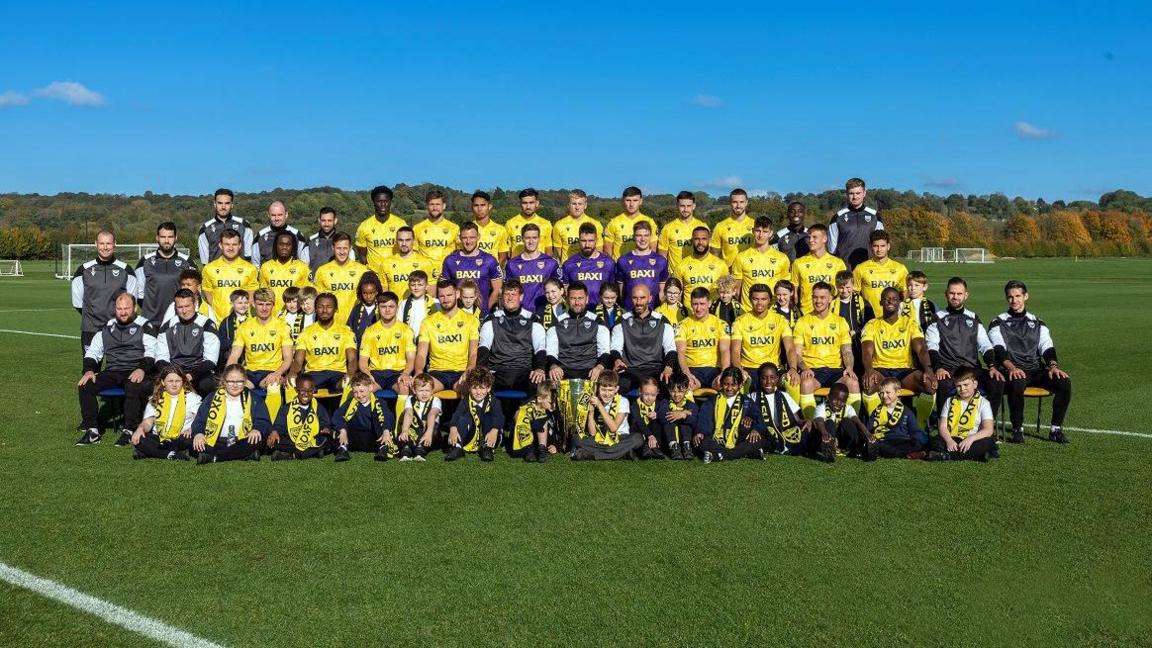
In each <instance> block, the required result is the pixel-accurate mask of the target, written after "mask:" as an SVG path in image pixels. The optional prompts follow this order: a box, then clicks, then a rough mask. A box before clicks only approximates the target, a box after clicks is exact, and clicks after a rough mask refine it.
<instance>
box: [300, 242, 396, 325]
mask: <svg viewBox="0 0 1152 648" xmlns="http://www.w3.org/2000/svg"><path fill="white" fill-rule="evenodd" d="M389 258H390V259H391V258H394V257H389ZM365 272H368V266H366V265H364V264H363V263H360V262H359V261H353V260H352V259H348V262H347V263H345V264H344V265H340V264H339V263H337V262H335V261H329V262H328V263H325V264H324V265H322V266H320V267H319V268H316V274H315V275H314V276H313V277H312V285H313V286H315V287H316V291H317V292H321V293H326V292H329V293H332V294H333V295H336V307H337V309H336V321H337V322H340V323H344V322H347V321H348V316H349V315H350V314H351V313H352V307H353V306H355V305H356V300H357V298H358V297H357V295H356V287H357V286H359V285H360V278H361V277H363V276H364V273H365ZM380 282H381V283H383V282H384V277H380Z"/></svg>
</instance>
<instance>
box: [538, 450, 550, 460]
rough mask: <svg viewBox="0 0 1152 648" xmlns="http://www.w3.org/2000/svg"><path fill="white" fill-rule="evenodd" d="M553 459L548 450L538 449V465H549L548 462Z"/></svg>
mask: <svg viewBox="0 0 1152 648" xmlns="http://www.w3.org/2000/svg"><path fill="white" fill-rule="evenodd" d="M551 458H552V453H550V452H548V448H537V449H536V463H548V460H549V459H551Z"/></svg>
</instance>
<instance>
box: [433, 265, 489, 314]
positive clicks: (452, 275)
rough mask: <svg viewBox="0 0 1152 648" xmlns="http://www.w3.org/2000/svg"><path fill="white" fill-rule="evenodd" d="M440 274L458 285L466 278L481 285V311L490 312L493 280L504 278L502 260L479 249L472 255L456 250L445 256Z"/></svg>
mask: <svg viewBox="0 0 1152 648" xmlns="http://www.w3.org/2000/svg"><path fill="white" fill-rule="evenodd" d="M440 276H442V277H443V278H445V279H447V280H449V281H451V282H452V283H454V284H456V285H457V286H459V285H460V282H462V281H464V280H465V279H471V280H472V281H475V282H476V285H477V286H479V287H480V302H479V304H478V306H480V312H482V313H487V312H488V296H489V295H491V294H492V280H493V279H503V278H504V275H502V274H501V273H500V262H499V261H497V260H496V257H494V256H492V255H491V254H488V253H487V252H484V251H481V250H477V251H476V252H475V253H473V254H472V255H466V254H464V253H463V252H460V251H456V252H453V253H452V254H449V255H448V256H447V257H445V258H444V267H443V268H442V269H441V271H440Z"/></svg>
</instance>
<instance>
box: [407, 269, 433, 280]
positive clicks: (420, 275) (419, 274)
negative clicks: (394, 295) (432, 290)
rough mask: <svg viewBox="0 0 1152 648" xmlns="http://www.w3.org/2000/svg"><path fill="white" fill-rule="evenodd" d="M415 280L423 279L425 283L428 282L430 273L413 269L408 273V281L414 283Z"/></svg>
mask: <svg viewBox="0 0 1152 648" xmlns="http://www.w3.org/2000/svg"><path fill="white" fill-rule="evenodd" d="M413 281H423V282H424V283H428V273H427V272H424V271H423V270H413V271H412V272H410V273H408V283H412V282H413Z"/></svg>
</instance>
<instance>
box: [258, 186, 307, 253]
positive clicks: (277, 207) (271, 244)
mask: <svg viewBox="0 0 1152 648" xmlns="http://www.w3.org/2000/svg"><path fill="white" fill-rule="evenodd" d="M280 232H288V233H290V234H292V236H294V237H296V257H297V258H298V259H300V260H301V261H303V262H304V263H308V239H306V238H304V235H303V234H301V233H300V230H298V229H296V228H295V227H293V226H291V225H289V224H288V207H287V206H286V205H285V204H284V203H282V202H280V201H279V200H273V201H272V204H270V205H268V227H265V228H264V229H262V230H260V231H259V232H257V233H256V238H255V240H253V241H252V249H251V250H250V251H249V256H250V257H251V258H252V265H254V266H256V267H257V268H259V267H260V263H261V262H262V261H267V260H269V259H275V258H276V249H275V248H276V235H277V234H279V233H280Z"/></svg>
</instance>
